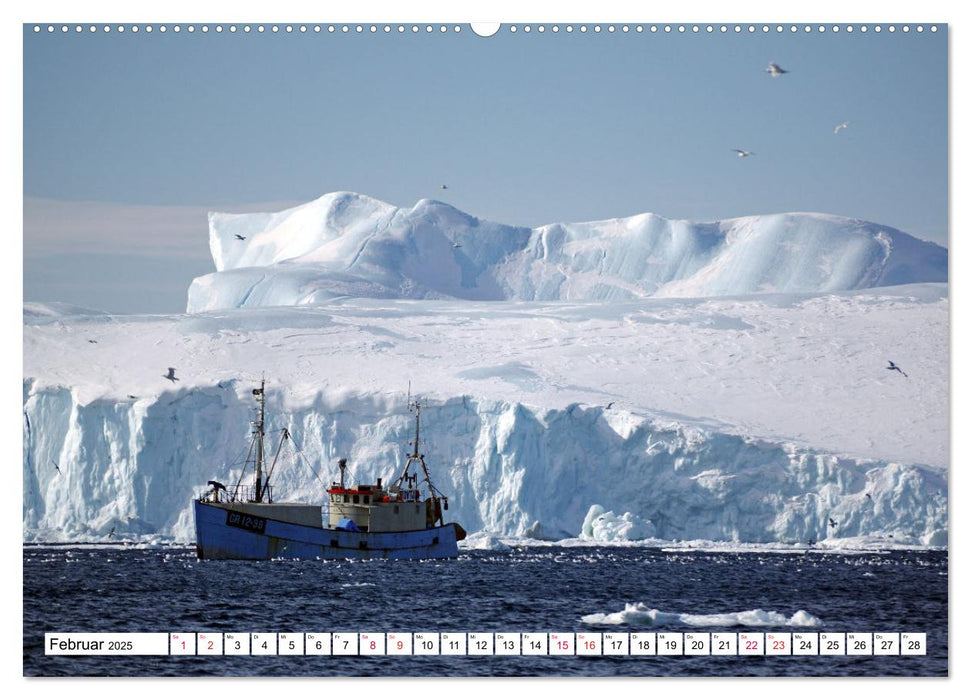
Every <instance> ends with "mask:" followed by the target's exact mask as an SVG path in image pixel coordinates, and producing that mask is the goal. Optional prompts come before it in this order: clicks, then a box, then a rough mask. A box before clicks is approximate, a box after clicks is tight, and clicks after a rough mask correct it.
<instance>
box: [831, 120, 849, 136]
mask: <svg viewBox="0 0 971 700" xmlns="http://www.w3.org/2000/svg"><path fill="white" fill-rule="evenodd" d="M849 125H850V123H849V122H843V123H842V124H837V125H836V128H835V129H833V133H834V134H838V133H839V132H840V131H841V130H842V129H845V128H846V127H848V126H849Z"/></svg>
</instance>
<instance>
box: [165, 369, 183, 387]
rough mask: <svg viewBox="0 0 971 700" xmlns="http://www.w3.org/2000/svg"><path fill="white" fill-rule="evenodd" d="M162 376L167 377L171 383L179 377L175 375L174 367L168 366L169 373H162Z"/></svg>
mask: <svg viewBox="0 0 971 700" xmlns="http://www.w3.org/2000/svg"><path fill="white" fill-rule="evenodd" d="M162 378H163V379H168V380H169V381H170V382H172V383H173V384H175V383H176V382H177V381H179V378H178V377H176V376H175V367H169V373H168V374H163V375H162Z"/></svg>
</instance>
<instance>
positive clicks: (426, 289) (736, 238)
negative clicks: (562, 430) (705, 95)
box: [188, 192, 947, 312]
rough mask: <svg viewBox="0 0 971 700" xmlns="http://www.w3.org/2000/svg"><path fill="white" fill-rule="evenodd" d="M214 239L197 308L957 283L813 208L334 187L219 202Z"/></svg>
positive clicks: (904, 242) (941, 251)
mask: <svg viewBox="0 0 971 700" xmlns="http://www.w3.org/2000/svg"><path fill="white" fill-rule="evenodd" d="M209 245H210V249H211V251H212V256H213V260H214V262H215V266H216V272H215V273H212V274H209V275H205V276H203V277H199V278H197V279H195V280H194V281H193V283H192V286H191V287H190V289H189V299H188V311H189V312H194V311H205V310H215V309H226V308H238V307H246V306H289V305H300V304H312V303H317V302H320V301H325V300H327V299H331V298H335V297H340V296H352V297H378V298H411V299H467V300H514V301H549V300H601V301H603V300H629V299H642V298H646V297H711V296H726V295H738V294H752V293H762V292H829V291H836V290H848V289H863V288H868V287H882V286H890V285H897V284H909V283H914V282H946V281H947V249H946V248H943V247H941V246H938V245H936V244H933V243H928V242H925V241H921V240H918V239H916V238H914V237H912V236H909V235H907V234H906V233H902V232H901V231H898V230H896V229H893V228H890V227H887V226H881V225H878V224H874V223H870V222H867V221H861V220H859V219H849V218H844V217H839V216H830V215H825V214H805V213H789V214H773V215H765V216H749V217H742V218H736V219H727V220H724V221H714V222H707V223H700V222H692V221H683V220H670V219H665V218H663V217H661V216H657V215H655V214H639V215H637V216H631V217H627V218H618V219H608V220H604V221H594V222H589V223H573V224H569V223H556V224H550V225H547V226H541V227H539V228H535V229H530V228H523V227H517V226H508V225H504V224H499V223H493V222H489V221H484V220H481V219H478V218H476V217H474V216H471V215H469V214H466V213H464V212H462V211H459V210H458V209H456V208H454V207H452V206H450V205H448V204H445V203H443V202H438V201H434V200H428V199H423V200H421V201H419V202H418V203H417V204H416V205H415V206H414V207H412V208H410V209H409V208H403V207H396V206H393V205H391V204H388V203H385V202H382V201H379V200H376V199H373V198H370V197H367V196H364V195H360V194H355V193H351V192H334V193H331V194H326V195H324V196H322V197H320V198H319V199H316V200H314V201H312V202H309V203H307V204H303V205H301V206H298V207H295V208H292V209H287V210H286V211H281V212H277V213H263V214H221V213H212V214H210V216H209Z"/></svg>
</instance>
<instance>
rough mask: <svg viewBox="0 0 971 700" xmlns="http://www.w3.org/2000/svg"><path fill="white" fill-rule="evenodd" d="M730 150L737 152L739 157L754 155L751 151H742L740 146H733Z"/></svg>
mask: <svg viewBox="0 0 971 700" xmlns="http://www.w3.org/2000/svg"><path fill="white" fill-rule="evenodd" d="M732 150H733V151H735V152H736V153H737V154H738V157H739V158H748V157H749V156H754V155H755V154H754V153H752V151H743V150H742V149H741V148H733V149H732Z"/></svg>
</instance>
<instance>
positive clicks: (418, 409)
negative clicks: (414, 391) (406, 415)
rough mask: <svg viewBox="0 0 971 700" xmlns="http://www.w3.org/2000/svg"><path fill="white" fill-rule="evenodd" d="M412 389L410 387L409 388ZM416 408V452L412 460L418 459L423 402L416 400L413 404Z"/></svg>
mask: <svg viewBox="0 0 971 700" xmlns="http://www.w3.org/2000/svg"><path fill="white" fill-rule="evenodd" d="M409 388H410V387H409ZM411 405H412V406H414V407H415V451H414V453H412V455H411V459H418V432H419V430H420V427H419V426H420V425H421V402H420V401H419V400H418V399H415V402H414V403H413V404H411Z"/></svg>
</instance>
